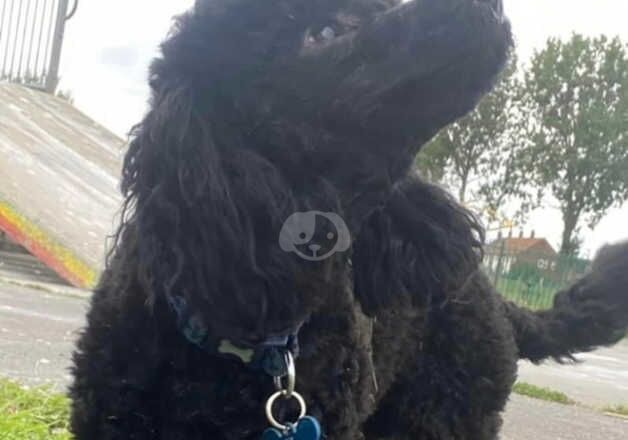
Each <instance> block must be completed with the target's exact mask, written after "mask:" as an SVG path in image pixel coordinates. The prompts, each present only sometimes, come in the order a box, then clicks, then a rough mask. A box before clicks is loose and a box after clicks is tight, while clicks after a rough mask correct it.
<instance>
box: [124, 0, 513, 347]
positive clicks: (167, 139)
mask: <svg viewBox="0 0 628 440" xmlns="http://www.w3.org/2000/svg"><path fill="white" fill-rule="evenodd" d="M510 44H511V37H510V29H509V24H508V22H507V20H506V19H505V18H504V16H503V13H502V7H501V0H414V1H409V2H404V3H402V2H400V1H398V0H264V1H261V0H197V2H196V4H195V6H194V8H193V9H192V10H191V11H190V12H189V13H187V14H185V15H183V16H182V17H180V18H179V19H178V20H177V24H176V26H175V28H174V29H173V31H172V34H171V36H170V37H169V38H168V40H167V41H166V42H165V43H164V44H163V46H162V51H163V56H162V57H161V58H160V59H158V60H156V61H155V62H154V64H153V66H152V69H151V78H150V82H151V87H152V91H153V96H152V103H151V104H152V108H151V110H150V112H149V113H148V114H147V116H146V118H145V119H144V121H143V122H142V123H141V124H140V125H139V126H138V127H137V129H136V131H135V137H134V139H133V142H132V144H131V147H130V150H129V153H128V155H127V158H126V162H125V167H124V180H123V191H124V192H125V195H126V197H127V204H128V206H131V207H133V208H134V217H133V218H132V219H131V220H130V222H132V223H133V224H136V225H137V231H138V246H139V258H140V262H141V263H140V264H141V267H142V269H143V271H144V272H145V275H146V277H148V278H149V279H150V281H151V283H152V285H153V286H156V290H166V291H169V292H171V293H172V294H175V295H185V296H186V297H188V298H189V300H190V301H189V302H191V303H192V305H193V306H194V307H197V308H198V309H199V310H202V311H203V314H204V315H205V318H206V321H208V322H209V323H210V324H211V325H212V326H213V328H212V330H213V331H216V332H219V333H222V334H221V336H227V335H228V334H233V333H234V332H236V330H238V329H239V330H238V331H240V330H241V333H243V334H248V333H251V334H253V333H254V334H256V335H263V334H265V333H268V332H272V331H277V330H278V329H281V328H286V327H288V326H290V325H291V324H294V323H296V322H300V321H302V320H303V318H304V317H305V316H307V315H308V314H309V313H311V312H312V310H313V309H314V308H315V307H317V304H320V303H321V302H323V301H324V299H323V298H321V295H327V294H329V295H331V294H333V289H332V288H331V287H330V286H334V285H336V284H337V279H339V278H338V277H337V276H336V275H334V268H342V267H345V265H344V264H336V263H338V262H343V261H344V260H343V259H344V258H346V257H345V254H346V252H345V253H343V252H340V250H346V249H347V248H348V247H349V238H347V237H345V238H340V237H338V236H337V237H334V240H336V239H337V240H338V241H336V242H335V243H333V246H331V247H330V248H329V249H327V252H325V255H327V254H328V253H329V254H330V256H329V258H328V259H325V260H324V261H309V260H308V259H305V258H302V256H303V255H310V256H313V255H314V256H320V255H322V254H321V252H322V251H323V249H322V248H323V246H325V245H326V244H325V243H311V239H310V238H312V237H314V238H316V239H318V238H320V239H326V237H327V234H328V233H329V232H325V235H324V236H322V237H318V238H317V237H315V236H314V235H315V230H316V228H315V226H316V224H318V223H319V220H321V221H324V220H329V221H330V223H331V224H334V221H333V220H331V219H330V218H329V216H328V217H325V215H323V214H320V213H335V214H336V215H337V216H340V217H341V218H343V219H344V220H345V221H346V230H345V229H344V228H343V227H341V228H340V229H338V228H336V231H335V233H338V234H339V235H342V234H345V235H351V234H354V235H355V233H356V232H357V230H358V229H359V226H360V223H361V222H362V221H363V220H364V219H365V218H366V217H367V216H368V214H369V212H371V211H372V210H373V209H375V208H377V207H378V206H379V205H381V204H382V201H383V200H384V198H385V197H386V194H387V193H388V191H389V190H390V188H391V186H392V185H393V184H394V183H395V182H397V181H398V180H399V179H401V178H402V177H403V175H404V174H405V172H406V171H407V169H408V168H409V166H410V164H411V163H412V160H413V157H414V155H415V154H416V152H417V151H418V149H419V148H420V146H421V145H422V144H423V143H425V142H426V141H427V140H429V139H430V138H431V137H432V136H433V135H434V134H435V133H436V132H437V131H438V130H439V129H440V128H442V127H443V126H444V125H446V124H447V123H449V122H451V121H453V120H454V119H456V118H458V117H459V116H461V115H463V114H464V113H465V112H467V111H469V110H470V109H471V108H472V107H473V106H474V105H475V103H476V102H477V101H478V99H479V98H480V97H481V96H482V95H483V94H484V93H485V92H486V91H488V89H489V88H490V87H491V85H492V83H493V80H494V77H495V76H496V75H497V73H498V72H499V70H500V69H501V66H502V65H503V63H504V61H505V59H506V56H507V55H506V54H507V51H508V49H509V47H510ZM307 212H318V213H319V214H318V215H314V216H307V215H306V216H301V217H299V218H296V217H291V216H293V215H294V214H295V213H307ZM336 226H337V225H336ZM300 227H301V228H302V230H301V231H299V230H298V229H299V228H300ZM282 228H283V230H282ZM330 232H331V231H330ZM282 234H283V238H282ZM301 234H305V237H302V236H301ZM310 235H312V237H310ZM330 240H331V239H330ZM311 245H313V246H315V247H316V246H321V248H320V249H315V248H312V247H308V246H311ZM314 250H316V252H312V251H314ZM307 251H310V253H308V252H307ZM332 251H333V252H332ZM300 254H301V255H300ZM314 260H318V258H314ZM244 326H248V327H247V328H246V329H244V328H243V327H244Z"/></svg>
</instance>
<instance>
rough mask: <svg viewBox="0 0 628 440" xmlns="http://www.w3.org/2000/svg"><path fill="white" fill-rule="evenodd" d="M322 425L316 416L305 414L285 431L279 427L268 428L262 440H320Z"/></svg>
mask: <svg viewBox="0 0 628 440" xmlns="http://www.w3.org/2000/svg"><path fill="white" fill-rule="evenodd" d="M320 438H321V425H320V423H318V420H316V419H315V418H314V417H311V416H305V417H302V418H301V419H299V421H298V422H297V423H296V424H295V425H294V426H292V427H291V428H289V429H286V430H285V431H284V432H282V431H280V430H279V429H277V428H268V429H267V430H266V431H264V434H263V435H262V440H320Z"/></svg>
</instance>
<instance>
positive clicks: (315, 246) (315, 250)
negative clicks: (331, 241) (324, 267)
mask: <svg viewBox="0 0 628 440" xmlns="http://www.w3.org/2000/svg"><path fill="white" fill-rule="evenodd" d="M308 247H309V248H310V250H311V251H312V253H313V254H314V255H316V254H317V253H318V251H320V250H321V246H320V245H318V244H311V245H309V246H308Z"/></svg>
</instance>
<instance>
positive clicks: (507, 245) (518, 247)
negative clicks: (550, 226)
mask: <svg viewBox="0 0 628 440" xmlns="http://www.w3.org/2000/svg"><path fill="white" fill-rule="evenodd" d="M502 246H503V247H504V252H506V253H509V254H520V253H522V252H525V251H527V250H530V249H532V248H545V249H547V250H551V251H552V252H553V253H556V251H555V250H554V248H553V247H552V245H550V244H549V242H548V241H547V240H546V239H545V238H513V237H508V238H498V239H497V240H495V241H493V242H491V243H490V244H489V245H488V246H487V247H488V248H491V249H501V247H502Z"/></svg>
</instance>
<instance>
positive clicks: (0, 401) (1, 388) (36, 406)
mask: <svg viewBox="0 0 628 440" xmlns="http://www.w3.org/2000/svg"><path fill="white" fill-rule="evenodd" d="M68 417H69V405H68V400H67V398H66V397H65V396H63V395H61V394H57V393H54V392H51V391H50V390H49V389H48V388H26V387H22V386H20V385H18V384H16V383H14V382H10V381H8V380H5V379H0V433H1V435H0V437H2V439H3V440H69V439H70V438H71V437H70V434H69V433H68Z"/></svg>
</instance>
